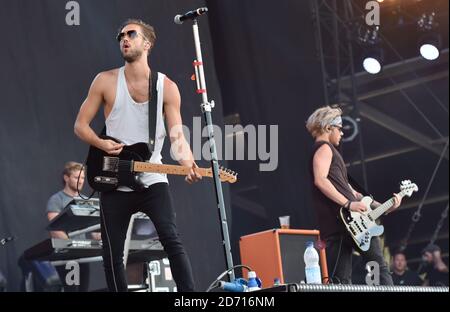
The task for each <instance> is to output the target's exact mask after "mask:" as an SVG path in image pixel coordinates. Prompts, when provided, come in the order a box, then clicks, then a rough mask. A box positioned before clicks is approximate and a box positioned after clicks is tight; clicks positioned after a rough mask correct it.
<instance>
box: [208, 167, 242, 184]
mask: <svg viewBox="0 0 450 312" xmlns="http://www.w3.org/2000/svg"><path fill="white" fill-rule="evenodd" d="M206 171H207V173H208V174H209V175H210V176H212V175H213V174H212V173H213V172H212V168H208V169H206ZM219 178H220V181H221V182H228V183H235V182H236V181H237V173H236V172H234V171H231V170H230V169H227V168H224V167H222V166H221V167H219Z"/></svg>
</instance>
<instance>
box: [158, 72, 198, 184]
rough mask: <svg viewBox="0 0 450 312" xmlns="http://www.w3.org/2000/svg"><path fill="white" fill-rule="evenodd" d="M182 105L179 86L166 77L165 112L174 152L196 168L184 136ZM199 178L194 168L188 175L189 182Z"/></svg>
mask: <svg viewBox="0 0 450 312" xmlns="http://www.w3.org/2000/svg"><path fill="white" fill-rule="evenodd" d="M180 107H181V96H180V92H179V90H178V87H177V85H176V84H175V83H174V82H173V81H171V80H170V79H169V78H167V77H166V78H165V81H164V112H165V115H166V119H167V127H168V131H169V137H170V142H171V148H172V153H173V155H174V156H175V157H176V159H177V161H178V162H179V163H180V164H181V165H182V166H186V167H190V168H196V167H197V164H196V163H195V160H194V156H193V155H192V151H191V148H190V146H189V144H188V143H187V141H186V138H185V137H184V133H183V127H182V119H181V112H180ZM199 179H201V175H200V174H198V173H197V172H195V170H194V169H192V170H191V173H190V174H189V175H188V176H187V177H186V181H187V182H188V183H192V182H196V181H197V180H199Z"/></svg>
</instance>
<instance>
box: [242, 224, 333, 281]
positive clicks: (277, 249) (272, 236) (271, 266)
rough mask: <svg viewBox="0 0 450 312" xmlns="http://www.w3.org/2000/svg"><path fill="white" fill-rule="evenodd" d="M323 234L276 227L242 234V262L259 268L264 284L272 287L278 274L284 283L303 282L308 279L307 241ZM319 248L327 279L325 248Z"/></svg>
mask: <svg viewBox="0 0 450 312" xmlns="http://www.w3.org/2000/svg"><path fill="white" fill-rule="evenodd" d="M319 235H320V232H319V231H318V230H294V229H272V230H268V231H264V232H259V233H255V234H250V235H246V236H242V237H241V238H240V240H239V248H240V252H241V263H242V264H243V265H247V266H249V267H250V268H252V269H253V270H254V271H255V272H256V275H257V276H258V277H259V278H260V279H261V281H262V285H263V288H267V287H272V286H273V283H274V280H275V279H276V278H278V279H279V280H280V283H282V284H288V283H300V282H301V281H304V280H305V262H304V260H303V254H304V252H305V249H306V243H307V242H308V241H313V242H316V241H318V240H319ZM318 252H319V258H320V270H321V274H322V281H323V283H327V282H328V269H327V260H326V254H325V249H320V250H318ZM246 275H247V274H245V273H244V276H246Z"/></svg>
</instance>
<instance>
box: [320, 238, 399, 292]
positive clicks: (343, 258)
mask: <svg viewBox="0 0 450 312" xmlns="http://www.w3.org/2000/svg"><path fill="white" fill-rule="evenodd" d="M325 241H326V254H327V265H328V274H329V277H330V280H331V281H332V282H333V283H341V284H351V283H352V253H353V246H354V243H353V240H352V238H351V237H350V236H349V235H347V234H341V235H335V236H331V237H329V238H327V239H326V240H325ZM359 252H360V254H361V256H362V259H363V261H364V263H367V262H369V261H376V262H377V263H378V264H379V265H380V284H381V285H393V284H394V283H393V282H392V277H391V274H390V273H389V269H388V265H387V263H386V261H384V258H383V253H382V250H381V245H380V239H379V238H378V237H374V238H372V241H371V243H370V248H369V250H367V251H359Z"/></svg>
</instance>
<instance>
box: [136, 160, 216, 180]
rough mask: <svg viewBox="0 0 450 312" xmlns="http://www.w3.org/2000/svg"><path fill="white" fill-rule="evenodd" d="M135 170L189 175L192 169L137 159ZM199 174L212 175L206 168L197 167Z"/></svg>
mask: <svg viewBox="0 0 450 312" xmlns="http://www.w3.org/2000/svg"><path fill="white" fill-rule="evenodd" d="M133 171H135V172H153V173H165V174H174V175H188V174H189V172H190V171H191V168H190V167H185V166H177V165H165V164H152V163H147V162H142V161H135V162H134V163H133ZM195 171H197V172H198V173H199V174H201V175H202V176H204V177H212V174H211V172H208V170H207V169H205V168H196V169H195Z"/></svg>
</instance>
